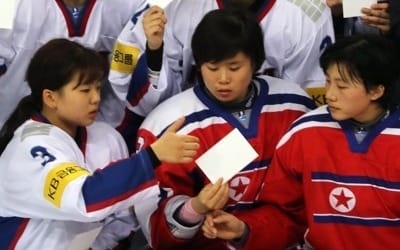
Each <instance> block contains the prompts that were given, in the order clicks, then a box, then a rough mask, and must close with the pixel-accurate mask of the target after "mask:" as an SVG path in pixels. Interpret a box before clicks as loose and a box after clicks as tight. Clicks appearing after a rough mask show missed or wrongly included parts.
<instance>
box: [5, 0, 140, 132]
mask: <svg viewBox="0 0 400 250" xmlns="http://www.w3.org/2000/svg"><path fill="white" fill-rule="evenodd" d="M15 6H16V13H15V18H14V22H13V29H12V30H5V29H0V86H1V88H0V127H1V126H3V124H4V122H5V120H6V119H7V118H8V116H9V115H10V113H11V112H12V111H13V110H14V109H15V107H16V106H17V103H18V101H19V100H20V99H21V98H22V97H24V96H25V95H27V94H29V92H30V90H29V87H28V85H27V84H26V82H24V80H25V73H26V69H27V67H28V64H29V61H30V59H31V57H32V56H33V54H34V52H35V51H36V50H37V49H38V48H39V47H41V46H42V45H43V44H45V43H46V42H48V41H49V40H51V39H54V38H66V39H70V40H72V41H75V42H78V43H80V44H82V45H84V46H86V47H89V48H92V49H95V50H96V51H100V52H106V53H110V52H111V51H112V48H113V45H114V42H115V39H116V38H117V36H118V35H119V33H120V32H121V30H122V29H123V27H124V25H125V24H126V23H127V22H128V20H129V19H130V18H131V17H132V15H134V13H135V12H140V11H143V9H145V8H147V6H148V4H147V1H146V0H132V1H126V0H112V1H110V0H87V1H86V4H85V6H84V7H83V9H82V16H81V17H80V20H79V24H78V25H77V26H74V25H73V22H72V18H71V16H70V13H69V12H68V9H67V8H66V6H65V4H64V3H63V0H35V1H26V0H16V1H15ZM2 69H3V70H2ZM5 69H6V71H5V72H3V74H1V72H2V71H4V70H5ZM107 84H108V83H107ZM105 87H106V89H105V91H103V92H111V88H110V87H109V86H108V89H107V85H106V86H105ZM110 94H111V93H110ZM103 99H104V101H103V102H102V105H101V110H100V114H99V115H100V117H99V119H100V120H104V121H107V122H109V123H111V125H114V124H112V123H113V122H115V120H119V119H121V116H122V112H121V111H122V110H123V107H124V106H123V104H122V103H121V102H120V101H118V99H117V98H114V96H113V94H112V95H106V96H105V98H103ZM118 110H120V111H119V113H118V112H117V111H118Z"/></svg>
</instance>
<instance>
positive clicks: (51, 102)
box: [42, 89, 57, 109]
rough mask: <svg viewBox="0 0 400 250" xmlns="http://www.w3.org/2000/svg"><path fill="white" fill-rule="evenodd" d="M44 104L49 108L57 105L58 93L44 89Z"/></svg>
mask: <svg viewBox="0 0 400 250" xmlns="http://www.w3.org/2000/svg"><path fill="white" fill-rule="evenodd" d="M42 99H43V105H46V106H47V107H49V108H52V109H54V108H56V107H57V97H56V93H55V92H54V91H52V90H49V89H44V90H43V92H42Z"/></svg>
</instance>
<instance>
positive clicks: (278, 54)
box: [109, 0, 334, 116]
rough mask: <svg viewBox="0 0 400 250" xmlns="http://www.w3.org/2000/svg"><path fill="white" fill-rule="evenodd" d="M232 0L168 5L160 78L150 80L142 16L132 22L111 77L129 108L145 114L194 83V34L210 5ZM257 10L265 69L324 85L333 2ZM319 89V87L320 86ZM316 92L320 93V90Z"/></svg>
mask: <svg viewBox="0 0 400 250" xmlns="http://www.w3.org/2000/svg"><path fill="white" fill-rule="evenodd" d="M229 2H230V1H228V0H173V1H171V2H170V3H169V4H168V5H167V6H166V8H165V14H166V16H167V24H166V29H165V35H164V58H163V66H162V69H161V72H160V77H159V80H158V82H155V83H154V82H151V81H149V77H148V68H147V63H146V59H145V56H143V55H144V51H145V42H146V38H145V35H144V31H143V27H142V24H141V18H142V17H138V18H134V19H132V21H131V22H129V23H128V24H127V25H126V26H125V28H124V30H123V31H122V33H121V34H120V36H119V37H118V39H117V42H116V45H115V48H114V55H113V60H112V63H111V71H110V75H109V80H110V82H111V85H112V87H113V89H114V90H115V92H116V94H117V96H118V97H119V98H121V99H122V100H125V99H127V100H128V108H129V109H130V110H131V111H133V112H134V113H136V114H138V115H141V116H146V115H147V114H148V113H149V112H150V111H151V110H152V109H153V108H154V106H155V105H157V104H158V103H160V102H161V101H162V100H164V99H166V98H168V97H170V96H171V95H173V94H176V93H178V92H180V91H182V90H184V89H187V88H189V87H191V86H192V84H193V81H192V80H193V79H192V76H193V73H194V72H193V69H194V60H193V56H192V51H191V46H190V43H191V37H192V34H193V32H194V29H195V27H196V25H197V24H198V23H199V22H200V20H201V19H202V17H203V16H204V15H205V14H206V13H207V12H208V11H210V10H213V9H218V8H226V7H228V6H229V5H230V4H229ZM256 3H258V5H257V7H256V8H255V10H253V12H254V13H255V14H256V15H257V18H258V20H259V23H260V25H261V27H262V30H263V32H264V46H265V54H266V60H265V62H264V64H263V65H262V67H261V69H260V71H261V72H262V73H266V72H268V73H272V74H273V75H274V76H276V77H278V78H283V79H287V80H290V81H292V82H296V83H298V84H300V85H301V86H302V87H303V88H305V89H306V88H315V87H322V86H323V85H324V82H325V77H324V74H323V72H322V70H321V68H320V66H319V56H320V55H321V52H322V51H323V49H324V48H325V47H326V46H327V45H329V44H331V43H332V42H333V41H334V31H333V24H332V17H331V13H330V9H329V7H327V6H326V4H325V2H324V1H321V0H258V1H256ZM319 90H320V89H318V91H319ZM318 91H317V92H316V93H315V94H318V93H319V92H318Z"/></svg>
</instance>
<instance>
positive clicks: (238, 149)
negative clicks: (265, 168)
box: [196, 129, 258, 183]
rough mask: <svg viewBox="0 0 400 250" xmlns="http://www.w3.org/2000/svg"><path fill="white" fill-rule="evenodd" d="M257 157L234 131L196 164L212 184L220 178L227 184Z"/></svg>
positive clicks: (238, 133)
mask: <svg viewBox="0 0 400 250" xmlns="http://www.w3.org/2000/svg"><path fill="white" fill-rule="evenodd" d="M257 156H258V154H257V152H256V151H255V150H254V149H253V147H252V146H251V145H250V143H249V142H248V141H247V140H246V138H244V136H243V135H242V134H241V133H240V132H239V130H238V129H234V130H232V131H231V132H230V133H229V134H228V135H226V136H225V137H224V138H222V139H221V140H220V141H219V142H217V143H216V144H215V145H213V146H212V147H211V148H210V149H209V150H207V151H206V152H205V153H204V154H203V155H201V156H200V157H199V158H198V159H197V160H196V163H197V165H198V166H199V167H200V168H201V170H202V171H203V172H204V174H205V175H206V176H207V177H208V179H209V180H210V181H211V182H212V183H215V182H216V181H217V180H218V178H220V177H222V178H223V179H224V182H227V181H228V180H230V179H231V178H232V177H233V176H234V175H235V174H237V173H238V172H239V171H240V170H241V169H243V168H244V167H245V166H247V164H249V163H250V162H252V161H253V160H254V159H255V158H257Z"/></svg>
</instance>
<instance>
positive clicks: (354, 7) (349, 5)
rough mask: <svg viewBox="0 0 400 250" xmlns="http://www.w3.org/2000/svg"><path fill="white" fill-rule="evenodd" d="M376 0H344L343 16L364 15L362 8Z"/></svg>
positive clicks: (367, 6)
mask: <svg viewBox="0 0 400 250" xmlns="http://www.w3.org/2000/svg"><path fill="white" fill-rule="evenodd" d="M373 3H376V0H343V17H345V18H346V17H357V16H362V15H363V14H362V13H361V9H362V8H369V7H370V6H371V4H373Z"/></svg>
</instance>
